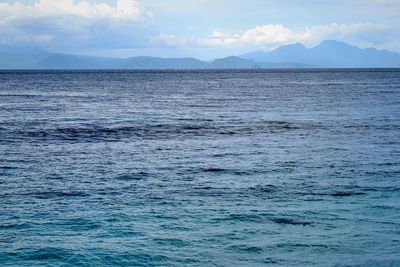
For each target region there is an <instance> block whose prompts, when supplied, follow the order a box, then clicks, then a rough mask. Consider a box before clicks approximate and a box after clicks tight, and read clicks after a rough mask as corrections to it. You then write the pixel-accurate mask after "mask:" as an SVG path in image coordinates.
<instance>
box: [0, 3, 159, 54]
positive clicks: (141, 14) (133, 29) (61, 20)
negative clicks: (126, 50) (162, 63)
mask: <svg viewBox="0 0 400 267" xmlns="http://www.w3.org/2000/svg"><path fill="white" fill-rule="evenodd" d="M150 16H151V14H150V13H148V12H145V10H144V8H143V7H142V6H141V5H140V4H139V2H138V1H137V0H117V1H115V3H114V5H112V4H107V3H104V2H93V1H76V0H36V1H35V2H34V3H32V4H23V3H21V2H15V3H0V44H8V45H12V44H15V43H28V44H40V45H46V47H50V46H52V47H54V48H56V49H57V47H58V46H59V47H68V46H78V47H79V46H82V45H97V44H100V45H101V44H102V43H106V44H107V45H108V46H114V45H115V46H118V45H119V46H124V45H134V43H137V42H143V37H138V34H139V32H140V31H143V30H142V29H141V28H140V25H141V24H144V23H146V21H148V18H149V17H150ZM112 42H114V43H115V44H114V43H112ZM117 42H118V43H117Z"/></svg>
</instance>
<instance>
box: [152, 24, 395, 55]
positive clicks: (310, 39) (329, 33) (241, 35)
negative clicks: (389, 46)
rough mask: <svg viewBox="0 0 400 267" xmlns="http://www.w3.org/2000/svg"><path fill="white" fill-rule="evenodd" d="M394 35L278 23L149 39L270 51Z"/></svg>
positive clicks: (378, 40)
mask: <svg viewBox="0 0 400 267" xmlns="http://www.w3.org/2000/svg"><path fill="white" fill-rule="evenodd" d="M396 36H397V34H396V32H395V31H394V30H393V29H391V28H390V27H388V26H386V25H383V24H374V23H356V24H337V23H331V24H327V25H321V26H313V27H306V28H304V29H300V30H296V29H291V28H288V27H285V26H284V25H281V24H265V25H258V26H256V27H254V28H251V29H248V30H245V31H241V32H234V33H230V32H224V31H221V30H214V31H213V32H212V34H211V35H210V36H207V37H204V38H179V37H177V36H175V35H167V34H160V35H159V36H156V37H154V38H153V39H152V40H153V42H156V43H159V44H165V45H168V46H190V45H196V46H223V47H240V46H248V47H259V48H265V49H273V48H275V47H278V46H281V45H285V44H290V43H297V42H299V43H303V44H305V45H306V46H313V45H316V44H318V43H320V42H321V41H323V40H327V39H334V40H340V41H345V42H349V43H352V44H356V45H360V46H376V45H378V46H379V45H381V44H384V43H387V42H390V41H393V40H394V39H395V38H396Z"/></svg>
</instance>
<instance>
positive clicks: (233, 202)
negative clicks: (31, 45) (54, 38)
mask: <svg viewBox="0 0 400 267" xmlns="http://www.w3.org/2000/svg"><path fill="white" fill-rule="evenodd" d="M0 265H1V266H44V265H46V266H135V265H139V266H160V265H161V266H265V265H276V266H353V265H359V266H400V71H398V70H363V71H357V70H327V71H318V70H313V71H199V72H196V71H187V72H179V71H146V72H141V71H134V72H130V71H109V72H108V71H98V72H96V71H86V72H80V71H68V72H67V71H48V72H46V71H25V72H24V71H18V72H17V71H3V72H0Z"/></svg>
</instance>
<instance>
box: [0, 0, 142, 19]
mask: <svg viewBox="0 0 400 267" xmlns="http://www.w3.org/2000/svg"><path fill="white" fill-rule="evenodd" d="M143 13H144V11H143V8H142V6H141V5H140V4H139V3H138V2H137V1H136V0H117V1H116V4H115V6H111V5H108V4H105V3H99V4H96V3H91V2H88V1H74V0H38V1H37V2H35V3H33V4H32V5H25V4H22V3H20V2H16V3H12V4H9V3H0V23H7V22H8V21H12V20H19V19H24V18H49V17H60V16H61V17H65V16H74V17H80V18H86V19H110V20H115V21H137V20H139V19H140V18H141V16H142V15H143Z"/></svg>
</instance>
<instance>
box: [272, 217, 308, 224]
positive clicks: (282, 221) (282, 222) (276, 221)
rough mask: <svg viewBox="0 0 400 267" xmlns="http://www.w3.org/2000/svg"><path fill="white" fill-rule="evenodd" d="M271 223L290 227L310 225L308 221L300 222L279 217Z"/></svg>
mask: <svg viewBox="0 0 400 267" xmlns="http://www.w3.org/2000/svg"><path fill="white" fill-rule="evenodd" d="M272 221H273V222H275V223H278V224H290V225H310V224H311V222H308V221H301V220H296V219H292V218H284V217H279V218H273V219H272Z"/></svg>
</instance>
